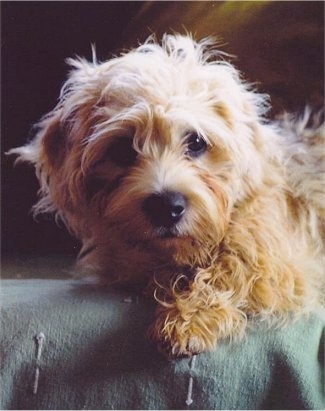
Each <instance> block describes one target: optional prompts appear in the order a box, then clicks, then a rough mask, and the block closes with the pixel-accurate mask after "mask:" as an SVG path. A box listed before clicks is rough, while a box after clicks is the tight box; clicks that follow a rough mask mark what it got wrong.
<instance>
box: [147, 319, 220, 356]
mask: <svg viewBox="0 0 325 411" xmlns="http://www.w3.org/2000/svg"><path fill="white" fill-rule="evenodd" d="M149 338H150V339H151V340H152V341H153V342H154V343H156V344H157V348H158V351H159V352H161V353H162V354H164V355H165V356H166V357H167V358H169V359H173V358H181V357H191V356H192V355H195V354H199V353H201V352H204V351H207V350H210V349H212V348H213V347H214V345H215V342H216V333H214V332H213V331H212V332H211V331H210V332H209V333H207V332H206V331H205V330H204V329H201V328H200V326H199V325H198V324H197V323H195V321H192V322H186V321H184V319H182V318H181V317H177V316H176V317H171V316H169V315H167V316H163V315H160V316H158V318H157V319H156V321H155V323H154V324H153V325H152V326H151V328H150V329H149Z"/></svg>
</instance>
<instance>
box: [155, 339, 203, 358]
mask: <svg viewBox="0 0 325 411" xmlns="http://www.w3.org/2000/svg"><path fill="white" fill-rule="evenodd" d="M155 342H156V344H157V349H158V351H159V352H160V353H162V354H163V355H164V356H165V357H167V358H168V359H171V360H172V359H175V358H183V357H191V356H192V355H196V354H199V353H201V352H203V351H205V350H206V349H207V347H206V346H205V344H204V342H203V341H202V340H200V339H199V338H198V337H196V336H191V337H190V336H189V337H187V338H184V340H183V339H182V340H180V339H179V340H177V339H168V338H165V339H160V340H156V341H155Z"/></svg>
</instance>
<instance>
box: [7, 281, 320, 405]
mask: <svg viewBox="0 0 325 411" xmlns="http://www.w3.org/2000/svg"><path fill="white" fill-rule="evenodd" d="M1 310H2V313H1V355H2V359H1V403H0V408H1V409H323V408H324V406H325V403H324V388H323V387H324V385H323V383H324V382H323V370H324V352H323V348H324V331H323V330H324V321H323V320H322V319H321V317H320V316H318V315H312V316H311V317H309V319H301V320H299V321H297V322H295V323H294V324H291V325H289V326H287V327H286V328H278V329H274V328H273V329H268V328H266V327H265V325H263V324H259V325H255V326H254V327H251V329H250V330H249V331H248V332H247V335H246V337H245V338H244V339H243V340H242V341H239V342H233V343H229V342H221V343H219V345H218V346H217V348H216V349H215V351H213V352H209V353H204V354H199V355H197V356H195V357H194V360H193V359H181V360H177V361H173V362H169V361H167V360H165V359H164V358H163V357H162V356H160V355H159V354H158V353H157V352H156V350H155V347H154V346H151V345H149V344H148V343H147V342H146V340H145V338H144V335H145V330H146V327H147V326H148V324H149V323H150V321H151V320H152V316H153V306H152V305H151V303H150V302H148V301H146V300H144V299H142V298H138V297H136V296H134V295H128V294H126V293H125V292H112V291H107V290H103V289H98V288H96V287H95V286H93V285H91V284H85V285H83V284H80V283H79V282H77V281H70V280H35V279H34V280H2V282H1ZM40 333H43V334H44V341H43V345H42V347H41V351H39V350H37V344H36V340H35V336H36V335H39V334H40ZM38 347H39V346H38ZM39 348H40V347H39ZM37 357H38V358H37Z"/></svg>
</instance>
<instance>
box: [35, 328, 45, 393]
mask: <svg viewBox="0 0 325 411" xmlns="http://www.w3.org/2000/svg"><path fill="white" fill-rule="evenodd" d="M44 339H45V335H44V333H42V332H41V333H39V334H37V335H35V337H34V340H35V343H36V368H35V375H34V384H33V394H37V390H38V380H39V373H40V370H39V366H38V364H37V362H38V361H39V360H40V359H41V355H42V349H43V343H44Z"/></svg>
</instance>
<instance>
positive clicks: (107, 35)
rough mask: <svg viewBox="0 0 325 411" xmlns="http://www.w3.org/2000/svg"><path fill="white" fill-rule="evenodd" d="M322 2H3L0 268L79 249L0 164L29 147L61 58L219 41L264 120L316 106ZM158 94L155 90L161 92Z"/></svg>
mask: <svg viewBox="0 0 325 411" xmlns="http://www.w3.org/2000/svg"><path fill="white" fill-rule="evenodd" d="M323 19H324V3H323V2H308V1H307V2H300V1H298V2H291V1H290V2H238V3H237V2H128V1H121V2H108V1H106V2H96V1H86V2H78V1H76V2H65V1H64V2H63V1H60V2H59V1H57V2H6V1H2V2H1V20H2V21H1V23H2V25H1V26H2V33H1V47H2V59H1V61H2V72H1V84H2V96H1V97H2V98H1V103H2V104H1V109H2V121H1V127H2V164H1V166H2V185H1V190H2V197H1V198H2V202H1V203H2V207H1V221H2V227H1V228H2V235H1V239H2V241H1V248H2V259H3V260H4V259H6V258H9V257H11V258H15V256H19V257H21V256H24V255H29V256H30V255H49V254H53V253H54V254H55V253H56V254H62V255H66V256H71V257H72V256H74V255H76V254H77V251H78V247H79V244H78V242H77V241H76V240H74V239H72V238H71V237H70V236H69V235H68V234H67V233H66V231H65V229H64V228H63V227H57V226H56V225H55V223H54V221H53V218H52V217H51V216H47V217H39V219H38V221H37V222H35V221H34V220H33V218H32V216H31V214H30V209H31V207H32V205H33V204H34V203H35V202H36V193H37V189H38V184H37V181H36V178H35V176H34V171H33V169H32V168H31V167H28V166H26V165H24V164H21V165H17V166H16V167H13V159H12V158H10V157H9V158H8V157H7V156H4V155H3V153H4V152H6V151H7V150H8V149H9V148H12V147H16V146H19V145H22V144H23V143H24V142H25V141H26V140H27V139H28V138H31V136H32V135H31V132H30V130H31V127H32V125H33V124H34V123H35V122H36V121H37V120H38V119H39V118H40V117H41V116H42V115H43V114H44V113H46V112H48V111H49V110H51V109H52V108H53V107H54V105H55V103H56V101H57V97H58V94H59V89H60V87H61V85H62V84H63V82H64V79H65V78H66V72H67V66H66V65H65V62H64V60H65V58H67V57H69V56H74V55H81V56H85V57H87V58H89V59H90V58H91V46H90V45H91V43H95V44H96V49H97V55H98V57H99V59H100V60H103V59H105V58H109V57H110V56H112V54H113V53H115V52H118V51H120V50H123V49H124V48H125V47H129V46H131V45H133V46H136V45H137V44H138V42H139V41H142V40H143V39H145V38H146V37H147V36H148V35H149V34H150V33H151V32H153V31H154V32H157V34H158V37H159V36H160V35H161V34H162V33H163V32H165V31H168V32H170V31H172V30H175V31H178V32H183V33H184V28H186V29H187V30H189V31H191V32H193V33H195V34H196V37H197V38H201V37H203V36H206V35H210V34H214V35H215V34H217V35H220V36H221V38H222V39H223V44H224V45H223V50H224V51H227V52H230V53H232V54H234V55H236V56H237V58H236V59H235V60H234V63H235V65H236V66H237V67H239V68H240V69H241V70H242V71H243V72H244V73H245V76H246V78H247V79H248V80H250V81H252V82H256V83H257V85H258V87H259V89H260V90H261V91H262V92H267V93H269V94H270V95H271V97H272V103H273V106H274V109H273V111H271V113H270V115H271V116H272V115H274V114H276V113H277V112H279V111H281V110H282V109H284V108H286V109H289V110H300V109H301V108H302V107H303V106H304V105H305V104H306V103H309V104H312V105H313V106H317V107H319V106H320V105H322V104H323V95H324V93H323V83H324V51H323V50H324V22H323ZM162 86H163V84H162Z"/></svg>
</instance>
